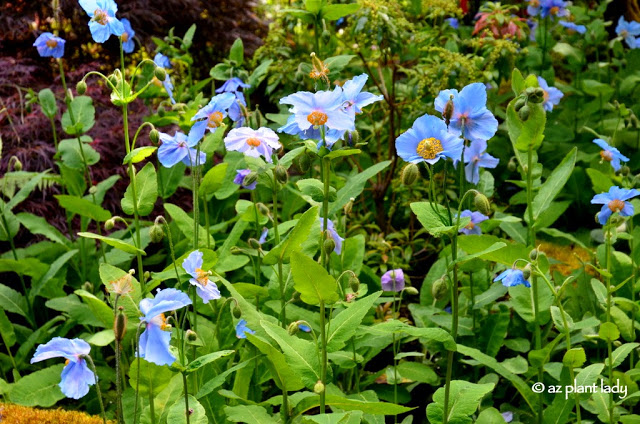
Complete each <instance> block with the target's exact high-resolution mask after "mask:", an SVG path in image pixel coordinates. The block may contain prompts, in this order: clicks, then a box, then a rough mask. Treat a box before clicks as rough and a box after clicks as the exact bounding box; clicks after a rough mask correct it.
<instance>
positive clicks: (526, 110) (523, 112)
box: [518, 105, 531, 121]
mask: <svg viewBox="0 0 640 424" xmlns="http://www.w3.org/2000/svg"><path fill="white" fill-rule="evenodd" d="M529 115H531V108H530V107H529V105H524V106H522V108H521V109H520V110H519V111H518V116H519V117H520V119H522V120H523V121H526V120H527V119H529Z"/></svg>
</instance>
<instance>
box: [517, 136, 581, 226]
mask: <svg viewBox="0 0 640 424" xmlns="http://www.w3.org/2000/svg"><path fill="white" fill-rule="evenodd" d="M577 154H578V148H577V147H574V148H573V149H571V151H570V152H569V153H567V155H566V156H565V157H564V159H562V162H560V164H559V165H558V166H557V167H556V169H554V170H553V172H552V173H551V175H549V178H547V180H546V181H545V182H544V184H542V186H541V187H540V191H538V194H536V197H534V199H533V218H534V219H537V218H538V217H539V216H540V214H541V213H542V212H544V211H545V210H546V209H547V208H548V207H549V206H550V205H551V202H552V201H553V199H555V198H556V196H557V195H558V194H559V193H560V191H562V188H563V187H564V185H565V184H566V183H567V181H568V180H569V177H570V176H571V173H572V172H573V168H574V166H575V164H576V157H577ZM524 216H525V217H526V216H528V214H527V213H526V212H525V215H524Z"/></svg>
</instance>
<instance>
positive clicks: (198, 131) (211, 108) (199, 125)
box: [189, 93, 236, 145]
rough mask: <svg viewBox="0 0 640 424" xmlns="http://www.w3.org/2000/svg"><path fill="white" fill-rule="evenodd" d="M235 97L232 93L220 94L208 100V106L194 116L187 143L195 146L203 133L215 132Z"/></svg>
mask: <svg viewBox="0 0 640 424" xmlns="http://www.w3.org/2000/svg"><path fill="white" fill-rule="evenodd" d="M235 99H236V97H235V96H234V95H233V93H222V94H218V95H217V96H214V97H212V98H211V100H209V104H207V105H206V106H205V107H203V108H202V109H200V110H199V111H198V113H196V114H195V116H194V117H193V118H191V120H192V121H196V122H195V123H194V124H193V126H192V127H191V130H190V131H189V142H190V143H192V144H193V145H195V144H197V143H198V142H199V141H200V140H201V139H202V137H204V134H205V132H206V131H207V130H208V131H210V132H216V130H217V129H218V128H219V127H220V126H221V125H222V122H223V121H224V118H225V117H226V116H227V111H228V110H229V107H230V106H231V105H232V104H233V102H234V101H235Z"/></svg>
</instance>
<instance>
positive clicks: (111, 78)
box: [107, 74, 118, 87]
mask: <svg viewBox="0 0 640 424" xmlns="http://www.w3.org/2000/svg"><path fill="white" fill-rule="evenodd" d="M107 79H108V80H109V82H110V83H111V85H113V86H114V87H116V86H117V85H118V77H117V76H116V75H115V74H111V75H109V76H108V77H107Z"/></svg>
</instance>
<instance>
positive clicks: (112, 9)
mask: <svg viewBox="0 0 640 424" xmlns="http://www.w3.org/2000/svg"><path fill="white" fill-rule="evenodd" d="M78 3H80V6H81V7H82V8H83V9H84V11H85V12H87V15H89V17H90V18H91V20H90V21H89V30H90V31H91V36H92V37H93V40H94V41H95V42H96V43H104V42H105V41H107V40H108V39H109V37H111V35H112V34H113V35H115V36H116V37H120V36H121V35H122V33H123V32H124V25H122V22H120V21H119V20H118V19H117V18H116V12H117V11H118V5H117V4H116V2H115V1H114V0H79V1H78Z"/></svg>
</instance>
